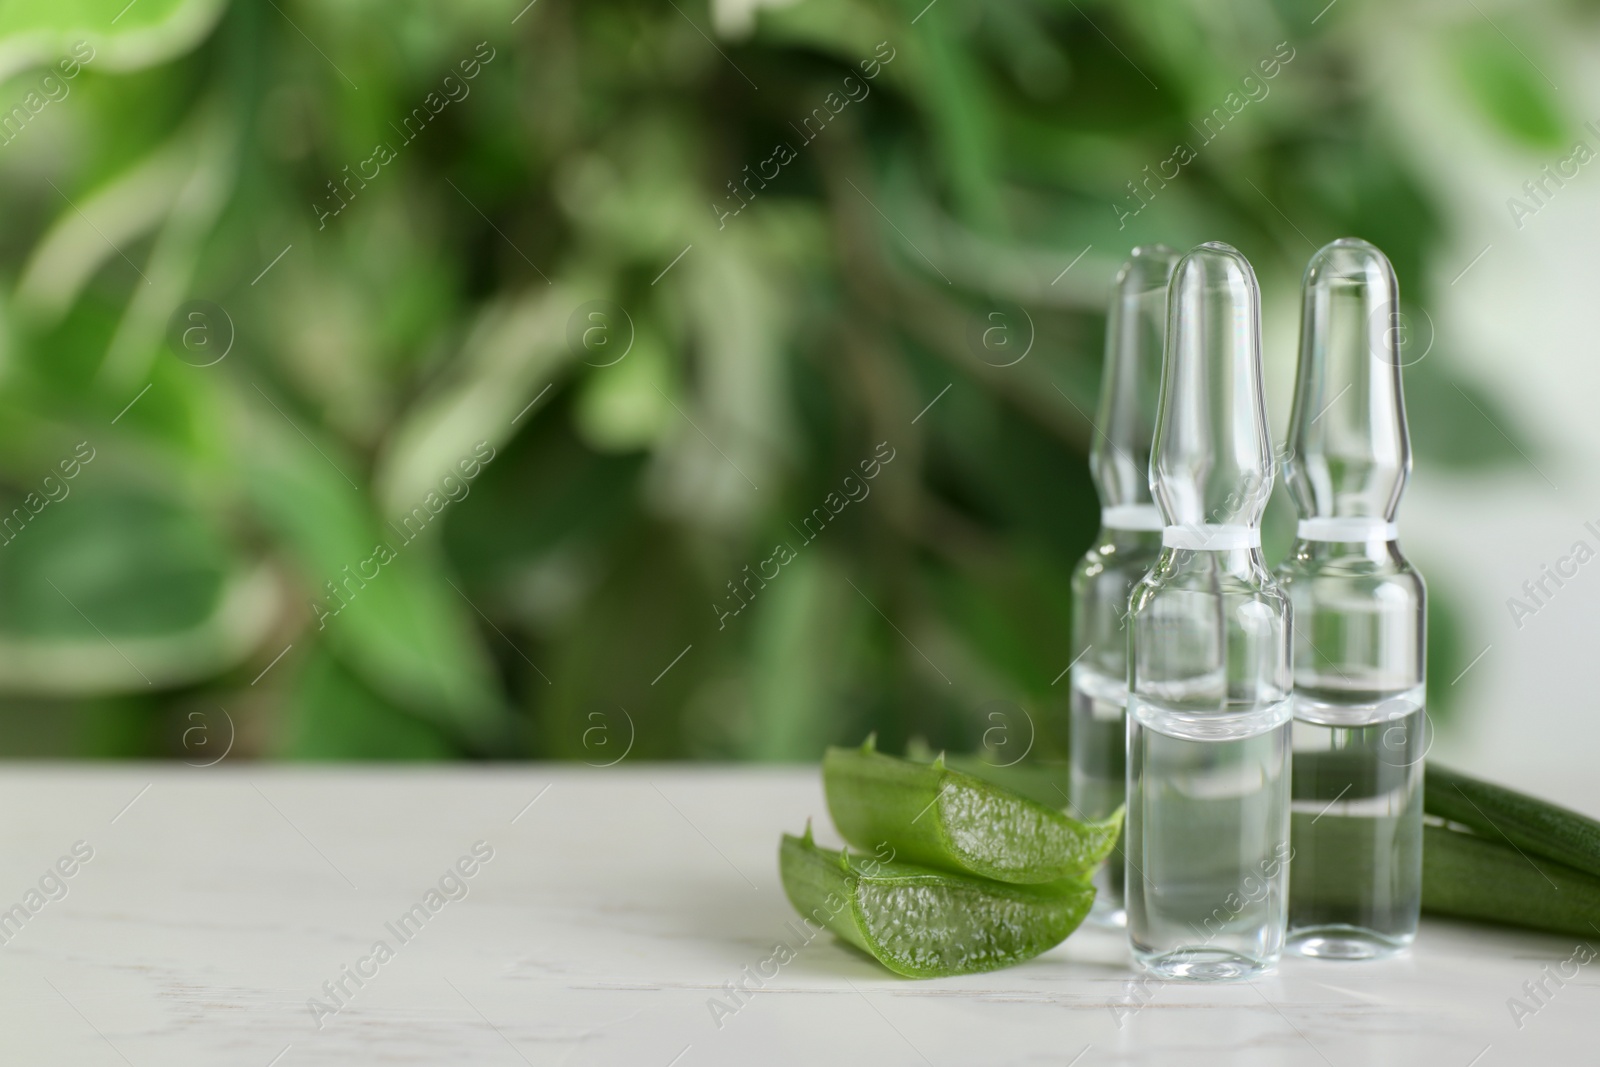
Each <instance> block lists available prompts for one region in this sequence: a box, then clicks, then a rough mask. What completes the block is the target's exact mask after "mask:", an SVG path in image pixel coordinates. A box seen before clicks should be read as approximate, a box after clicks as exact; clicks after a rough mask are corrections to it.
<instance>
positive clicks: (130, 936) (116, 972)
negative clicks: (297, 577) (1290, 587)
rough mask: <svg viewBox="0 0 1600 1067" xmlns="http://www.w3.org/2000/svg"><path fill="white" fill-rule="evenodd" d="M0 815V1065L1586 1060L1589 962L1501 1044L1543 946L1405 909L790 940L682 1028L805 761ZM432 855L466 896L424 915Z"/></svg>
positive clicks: (238, 775)
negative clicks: (1029, 951) (1371, 924)
mask: <svg viewBox="0 0 1600 1067" xmlns="http://www.w3.org/2000/svg"><path fill="white" fill-rule="evenodd" d="M0 796H3V800H4V810H6V811H9V812H11V813H12V814H11V817H10V818H9V819H8V820H7V821H6V823H5V833H4V844H5V847H4V849H3V850H0V936H4V937H5V938H6V941H5V943H4V945H3V946H0V981H3V983H4V985H3V991H4V996H3V997H0V1063H5V1064H41V1063H47V1062H50V1063H69V1064H75V1065H76V1064H83V1065H87V1067H93V1065H100V1064H104V1065H106V1067H117V1065H119V1064H128V1065H132V1067H146V1065H149V1067H156V1065H162V1067H177V1065H182V1064H191V1063H193V1064H207V1065H221V1064H228V1065H235V1064H236V1065H241V1067H268V1065H269V1064H273V1065H275V1067H302V1065H306V1064H341V1065H347V1064H434V1063H439V1064H444V1063H468V1062H470V1063H473V1064H485V1065H494V1064H505V1065H508V1067H511V1065H516V1064H522V1063H527V1064H535V1065H539V1067H543V1065H546V1064H552V1065H554V1064H570V1065H572V1067H584V1065H590V1064H630V1065H642V1067H669V1065H676V1067H697V1065H701V1064H739V1065H753V1064H763V1065H764V1064H788V1063H793V1064H808V1065H809V1064H821V1063H849V1064H855V1063H871V1064H875V1065H876V1064H884V1065H898V1064H905V1065H911V1067H915V1065H919V1064H930V1065H937V1067H944V1065H954V1064H969V1063H970V1064H1002V1063H1006V1064H1011V1063H1015V1064H1056V1065H1060V1067H1066V1065H1068V1064H1076V1065H1079V1067H1093V1065H1096V1064H1106V1063H1140V1064H1144V1063H1148V1064H1162V1065H1183V1067H1187V1065H1190V1064H1213V1063H1215V1064H1257V1063H1260V1064H1269V1063H1270V1064H1280V1063H1286V1064H1319V1065H1326V1064H1331V1065H1335V1067H1346V1065H1348V1067H1358V1065H1360V1067H1371V1065H1378V1064H1405V1065H1407V1067H1416V1065H1423V1064H1441V1065H1449V1067H1467V1065H1468V1064H1475V1065H1478V1067H1498V1065H1503V1064H1531V1063H1546V1062H1548V1063H1587V1062H1595V1060H1596V1059H1600V1052H1596V1051H1595V1044H1594V1041H1593V1037H1594V1036H1595V1035H1596V1029H1597V1028H1596V1025H1595V1023H1594V1019H1595V1011H1596V1008H1597V1007H1600V995H1597V994H1600V971H1594V972H1593V973H1591V968H1585V969H1584V970H1583V971H1582V972H1580V973H1579V974H1578V976H1577V977H1576V978H1574V979H1572V980H1570V981H1568V982H1567V983H1566V984H1565V986H1562V987H1557V986H1555V985H1554V983H1550V982H1547V987H1548V988H1549V989H1550V990H1551V991H1552V992H1551V995H1550V996H1549V997H1548V998H1546V999H1545V1003H1544V1004H1543V1006H1542V1007H1540V1008H1539V1010H1538V1011H1537V1013H1536V1014H1533V1015H1531V1016H1526V1017H1524V1018H1522V1019H1521V1020H1520V1021H1521V1026H1520V1028H1519V1026H1518V1025H1517V1022H1516V1021H1515V1020H1514V1019H1513V1017H1512V1014H1511V1012H1510V1010H1509V1009H1508V1007H1507V1000H1508V998H1510V997H1513V996H1520V997H1524V998H1525V997H1526V994H1525V993H1524V992H1523V988H1522V987H1523V983H1525V982H1530V981H1537V980H1538V979H1539V978H1540V977H1541V976H1542V968H1543V967H1544V966H1545V965H1546V964H1550V965H1552V967H1553V966H1554V965H1555V964H1557V963H1558V962H1560V961H1561V960H1565V959H1567V958H1568V957H1569V956H1570V955H1571V954H1572V951H1573V946H1574V940H1573V939H1572V938H1563V937H1546V936H1540V935H1534V934H1522V933H1514V932H1509V931H1499V930H1487V929H1481V928H1473V927H1469V926H1465V925H1457V924H1452V923H1445V922H1435V921H1425V924H1424V927H1423V932H1422V934H1421V936H1420V937H1419V939H1418V942H1417V945H1416V948H1415V950H1414V951H1413V953H1412V955H1411V956H1410V957H1408V958H1404V959H1400V960H1395V961H1389V962H1385V963H1379V964H1332V963H1323V964H1313V963H1310V962H1307V961H1300V960H1295V961H1290V962H1287V963H1286V964H1285V965H1284V967H1283V968H1282V970H1281V973H1280V974H1279V975H1277V976H1275V977H1270V978H1266V979H1263V980H1260V981H1258V982H1257V983H1255V984H1254V985H1250V986H1214V987H1207V988H1196V987H1193V986H1180V985H1161V986H1151V987H1149V989H1148V991H1141V990H1140V989H1139V988H1138V987H1136V986H1135V984H1134V982H1133V975H1132V974H1131V972H1130V971H1129V969H1128V964H1127V959H1126V955H1125V952H1124V949H1123V946H1122V944H1121V943H1120V941H1119V940H1118V939H1115V938H1111V937H1108V936H1103V935H1098V934H1095V933H1092V932H1089V931H1083V932H1080V933H1079V934H1077V935H1074V936H1073V937H1072V938H1071V939H1070V940H1069V941H1068V942H1067V943H1066V944H1065V945H1064V946H1062V947H1061V948H1058V949H1056V950H1055V951H1053V952H1050V953H1048V954H1046V955H1045V956H1043V957H1041V958H1039V959H1038V960H1035V961H1033V962H1031V963H1029V964H1026V965H1023V966H1020V967H1016V968H1013V969H1011V970H1007V971H1001V972H999V973H996V974H990V975H980V976H976V977H969V978H955V979H945V980H938V981H924V982H913V981H908V980H904V979H899V978H895V977H893V976H891V975H889V974H888V973H886V972H884V971H882V970H881V969H879V968H878V967H877V966H876V965H875V964H873V963H872V962H871V961H869V960H866V959H865V958H863V957H861V956H859V955H857V954H855V953H853V952H852V951H850V950H848V949H846V948H844V947H842V946H840V945H839V944H838V943H836V942H835V941H833V940H832V939H831V938H828V937H819V938H817V939H816V940H815V941H814V942H812V943H811V944H810V945H809V946H806V947H805V948H804V949H803V950H802V951H801V952H800V953H799V955H798V956H797V958H796V959H794V960H793V961H792V962H791V963H789V964H788V965H787V966H785V967H783V968H782V970H781V971H780V972H779V974H778V975H777V977H776V978H774V979H772V980H770V981H768V982H767V983H766V985H765V988H763V989H762V990H761V991H760V992H757V993H755V994H754V995H753V996H751V997H749V998H748V1000H747V1002H746V1003H744V1004H743V1006H742V1007H740V1009H739V1010H738V1011H737V1012H736V1013H734V1014H731V1015H727V1014H726V1013H714V1012H713V1011H712V1010H711V1008H710V1006H709V1004H710V1002H711V1000H712V998H714V997H719V996H721V997H725V996H726V994H725V993H724V992H723V990H722V988H721V987H722V986H723V985H724V983H728V982H732V981H736V980H737V979H739V978H740V977H741V974H742V972H743V969H744V968H745V967H746V966H747V965H748V966H750V967H751V968H752V970H754V969H755V968H756V966H757V965H758V964H759V963H760V962H761V961H762V960H765V959H767V958H768V957H769V956H770V955H771V954H772V948H773V943H774V942H775V941H776V940H777V939H779V938H783V937H786V936H787V937H790V938H792V936H793V935H791V934H789V933H788V932H787V930H786V927H785V925H784V924H785V923H786V922H787V921H788V920H790V919H791V918H792V917H793V914H792V912H791V910H790V908H789V905H788V903H787V902H786V901H785V899H784V897H783V892H782V889H781V888H780V886H779V884H778V880H777V871H776V849H777V841H778V834H779V831H780V830H783V829H790V830H798V829H799V828H800V827H801V826H802V825H803V824H804V821H805V818H806V816H807V815H816V816H818V817H819V823H821V824H825V809H824V806H823V802H822V794H821V786H820V782H819V780H818V776H817V773H816V772H815V771H814V770H812V769H799V768H790V769H776V770H771V769H749V768H705V767H684V766H659V765H658V766H631V767H630V766H624V767H618V768H613V769H609V770H604V771H598V770H588V769H586V768H581V767H577V768H573V767H564V766H547V765H534V766H529V767H523V768H515V769H513V768H460V767H451V768H443V769H436V768H422V769H415V770H412V769H389V768H385V769H361V768H331V769H302V768H284V767H269V766H230V765H227V764H224V765H221V766H217V767H211V768H205V769H196V768H189V767H183V766H177V767H174V766H170V765H164V766H159V767H158V766H147V765H117V766H104V767H87V766H83V765H73V766H61V765H55V766H48V765H46V766H40V765H11V766H9V767H7V769H6V773H5V774H4V776H3V785H0ZM827 836H831V835H827V834H819V837H827ZM79 842H83V843H84V844H81V845H80V844H78V843H79ZM478 842H483V844H477V854H478V855H477V857H474V855H473V850H474V846H475V844H476V843H478ZM75 845H77V848H78V856H77V857H75V856H74V854H73V849H74V846H75ZM90 849H92V856H91V857H90V858H89V859H88V860H87V861H81V857H82V855H83V854H84V853H85V852H87V851H88V850H90ZM491 849H492V858H489V859H488V860H487V861H481V859H480V857H482V856H484V855H487V854H488V852H489V850H491ZM463 857H465V858H466V860H465V862H462V860H463ZM63 861H64V862H63ZM58 863H59V864H60V867H59V868H58V867H57V864H58ZM457 863H461V869H465V870H469V871H470V872H471V875H470V877H463V876H462V875H461V874H459V873H457V874H456V875H455V876H454V877H453V878H451V877H446V878H444V890H445V891H447V892H440V893H439V895H438V896H436V897H435V898H433V900H431V901H430V900H429V899H428V897H427V894H428V892H429V890H430V889H433V890H438V889H439V886H440V882H441V878H442V877H443V876H445V875H446V873H447V871H449V870H451V869H452V868H453V867H454V865H456V864H457ZM61 870H70V871H71V872H72V873H71V875H70V877H63V876H62V875H61V874H60V871H61ZM41 881H42V882H43V888H42V889H41V888H40V885H41ZM30 890H35V891H37V895H34V896H31V897H30V896H29V892H30ZM63 890H64V891H65V895H64V896H62V892H63ZM463 890H464V891H465V896H462V895H461V894H462V892H463ZM51 895H53V896H55V897H57V898H59V899H51ZM452 895H453V896H456V897H459V899H454V900H452V899H448V897H449V896H452ZM430 903H432V904H433V905H434V906H435V910H432V911H430V910H429V908H428V905H429V904H430ZM14 904H16V905H21V906H22V908H23V912H22V913H20V917H19V913H17V912H10V913H9V914H10V916H11V917H10V919H9V920H8V919H7V918H6V913H5V912H4V911H3V909H10V908H12V906H13V905H14ZM29 904H33V905H35V907H36V910H35V911H34V912H32V913H31V914H29V913H28V912H27V907H28V905H29ZM413 905H420V908H419V909H418V912H417V917H413V918H412V919H411V920H410V921H409V923H407V924H406V925H403V926H401V925H397V924H398V923H399V920H400V918H401V916H403V915H405V914H407V912H408V909H411V908H412V906H413ZM380 940H382V941H384V942H386V943H387V945H388V946H389V950H390V952H391V953H392V954H391V955H390V956H389V957H388V958H386V959H381V960H380V959H379V958H377V957H376V956H374V955H373V949H374V943H375V942H377V941H380ZM1595 943H1596V944H1597V945H1600V936H1597V937H1596V938H1595ZM347 968H348V969H349V970H347ZM351 972H365V973H366V974H367V975H368V977H365V978H361V979H360V982H361V984H360V985H359V986H358V985H357V979H356V978H352V977H347V975H348V974H349V973H351ZM341 980H342V981H343V984H344V990H345V992H344V993H341V994H340V996H339V997H338V999H335V998H334V997H332V996H330V995H329V994H328V993H327V992H326V991H325V989H324V983H325V982H329V983H331V982H338V981H341ZM313 998H315V999H317V1000H319V1001H321V1003H322V1005H323V1008H322V1009H321V1010H317V1009H314V1007H312V1006H310V1002H311V1001H312V1000H313ZM1141 1000H1142V1001H1144V1002H1145V1003H1144V1004H1143V1005H1142V1006H1140V1001H1141ZM718 1014H720V1015H722V1016H723V1017H722V1018H721V1019H720V1022H721V1024H722V1025H721V1026H720V1027H719V1026H718V1025H717V1022H718V1020H717V1019H716V1018H714V1016H715V1015H718ZM319 1024H320V1025H319Z"/></svg>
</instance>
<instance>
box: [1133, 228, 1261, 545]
mask: <svg viewBox="0 0 1600 1067" xmlns="http://www.w3.org/2000/svg"><path fill="white" fill-rule="evenodd" d="M1167 306H1168V321H1167V346H1166V358H1165V360H1164V362H1163V365H1162V376H1161V404H1160V414H1159V418H1158V421H1157V428H1156V438H1155V444H1154V452H1153V454H1152V458H1151V464H1150V481H1151V488H1152V490H1153V494H1154V497H1155V500H1156V503H1157V504H1158V505H1159V506H1160V508H1161V512H1162V515H1163V516H1164V517H1165V519H1166V522H1167V526H1168V530H1167V533H1166V535H1165V537H1166V540H1165V543H1166V544H1167V545H1168V547H1172V548H1179V549H1189V550H1194V551H1217V550H1225V551H1231V550H1235V549H1239V548H1248V547H1256V546H1259V544H1260V532H1259V527H1260V522H1261V514H1262V512H1263V511H1264V510H1265V508H1266V505H1267V497H1268V495H1269V494H1270V493H1271V491H1272V474H1273V470H1272V458H1271V449H1270V446H1269V441H1268V434H1267V413H1266V404H1265V401H1264V399H1263V395H1262V387H1261V341H1260V339H1261V298H1260V290H1259V288H1258V286H1257V284H1256V277H1255V271H1254V270H1252V269H1251V267H1250V263H1249V261H1248V260H1246V259H1245V257H1244V256H1242V255H1241V254H1240V253H1239V252H1238V251H1237V250H1235V249H1233V248H1231V247H1229V246H1228V245H1225V244H1220V243H1212V244H1204V245H1201V246H1199V247H1198V248H1195V249H1193V250H1192V251H1190V252H1189V253H1188V254H1187V255H1185V256H1184V257H1183V259H1182V260H1180V261H1179V263H1178V266H1177V267H1176V269H1175V270H1174V271H1173V276H1172V282H1171V285H1170V288H1169V296H1168V302H1167ZM1174 531H1178V532H1177V533H1175V532H1174Z"/></svg>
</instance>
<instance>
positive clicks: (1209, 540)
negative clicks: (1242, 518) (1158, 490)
mask: <svg viewBox="0 0 1600 1067" xmlns="http://www.w3.org/2000/svg"><path fill="white" fill-rule="evenodd" d="M1161 543H1162V544H1163V545H1165V546H1166V547H1167V548H1186V549H1188V550H1189V551H1191V552H1226V551H1229V550H1231V549H1235V548H1260V547H1261V527H1259V526H1237V525H1234V524H1232V523H1213V522H1191V523H1189V524H1188V525H1186V526H1168V527H1166V528H1165V529H1164V530H1162V531H1161Z"/></svg>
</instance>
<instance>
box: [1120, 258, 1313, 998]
mask: <svg viewBox="0 0 1600 1067" xmlns="http://www.w3.org/2000/svg"><path fill="white" fill-rule="evenodd" d="M1168 304H1169V320H1168V326H1167V347H1166V358H1165V362H1164V366H1163V370H1162V382H1161V404H1160V416H1159V420H1158V423H1157V432H1156V439H1155V442H1154V445H1153V450H1152V454H1151V463H1150V481H1151V488H1152V493H1153V495H1154V498H1155V500H1156V502H1157V504H1158V506H1159V507H1160V509H1161V513H1162V516H1163V519H1164V520H1165V522H1166V524H1167V525H1166V527H1165V528H1164V529H1163V531H1162V546H1163V547H1162V552H1161V556H1160V558H1159V559H1158V560H1157V562H1156V565H1155V566H1154V567H1153V568H1151V570H1150V572H1149V574H1147V575H1146V576H1145V577H1144V579H1143V580H1142V581H1140V583H1139V585H1138V586H1137V587H1136V588H1135V590H1134V593H1133V596H1132V598H1131V599H1130V601H1129V626H1128V632H1129V642H1128V665H1129V670H1128V681H1129V685H1128V779H1127V804H1128V814H1127V849H1126V851H1127V902H1128V905H1127V906H1128V940H1129V945H1130V948H1131V949H1132V952H1133V955H1134V959H1135V960H1136V961H1137V962H1138V963H1139V965H1140V966H1141V967H1142V968H1143V969H1145V970H1147V971H1149V972H1151V973H1153V974H1156V975H1159V976H1161V977H1165V978H1184V979H1196V980H1202V981H1217V980H1228V979H1248V978H1250V977H1251V976H1253V975H1257V974H1260V973H1262V972H1264V971H1267V970H1270V969H1271V968H1272V967H1274V966H1275V965H1276V964H1277V962H1278V958H1279V955H1280V953H1281V952H1282V950H1283V943H1284V933H1285V927H1286V921H1287V912H1288V884H1289V862H1290V859H1291V856H1292V851H1291V847H1290V840H1289V818H1290V797H1289V789H1290V782H1291V778H1290V738H1291V731H1292V729H1293V702H1292V700H1291V681H1292V678H1291V672H1290V649H1289V634H1290V631H1291V625H1292V623H1291V614H1292V613H1291V608H1290V604H1289V601H1288V598H1286V597H1285V596H1284V595H1283V593H1282V591H1281V590H1280V589H1279V588H1278V586H1277V583H1276V582H1275V581H1274V580H1273V577H1272V574H1271V573H1270V572H1269V571H1268V570H1267V568H1266V566H1265V564H1264V562H1263V561H1262V558H1261V531H1260V521H1261V514H1262V511H1263V510H1264V509H1265V507H1266V502H1267V497H1268V495H1269V494H1270V493H1271V490H1272V474H1273V470H1272V460H1271V455H1270V448H1269V446H1268V438H1267V426H1266V409H1265V405H1264V403H1263V400H1262V390H1261V353H1260V340H1259V338H1260V321H1261V320H1260V297H1259V291H1258V289H1257V287H1256V280H1255V274H1254V272H1253V271H1252V270H1251V268H1250V264H1249V263H1248V262H1247V261H1246V260H1245V258H1244V257H1243V256H1241V255H1239V253H1238V252H1237V251H1235V250H1234V249H1232V248H1229V247H1228V246H1226V245H1220V244H1207V245H1201V246H1200V247H1198V248H1196V249H1194V250H1193V251H1191V252H1190V253H1189V254H1188V255H1186V256H1184V257H1183V259H1182V260H1181V261H1180V262H1179V264H1178V266H1177V267H1176V268H1175V270H1174V272H1173V276H1172V281H1171V284H1170V287H1169V297H1168Z"/></svg>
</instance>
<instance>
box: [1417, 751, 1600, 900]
mask: <svg viewBox="0 0 1600 1067" xmlns="http://www.w3.org/2000/svg"><path fill="white" fill-rule="evenodd" d="M1422 781H1423V786H1422V789H1423V801H1422V806H1423V810H1424V811H1426V812H1427V813H1428V814H1429V815H1437V816H1439V817H1440V818H1441V819H1446V820H1448V821H1450V822H1454V823H1460V824H1461V825H1463V826H1470V827H1472V829H1473V830H1475V831H1477V832H1478V833H1479V834H1481V835H1483V836H1484V837H1486V838H1489V839H1490V840H1493V841H1505V842H1510V843H1511V844H1512V845H1515V846H1516V847H1517V848H1520V849H1523V850H1524V851H1526V852H1529V853H1532V854H1533V855H1534V856H1535V857H1538V856H1545V857H1548V858H1550V859H1553V860H1560V861H1561V862H1562V863H1565V864H1567V865H1568V866H1570V867H1576V868H1577V869H1578V870H1580V871H1585V872H1587V873H1589V874H1592V875H1595V876H1597V877H1600V822H1596V821H1595V820H1594V819H1591V818H1589V817H1588V816H1587V815H1580V814H1579V813H1578V812H1575V811H1572V810H1571V809H1569V808H1563V807H1561V806H1560V805H1558V804H1551V803H1549V802H1548V801H1544V800H1540V799H1538V798H1537V797H1530V796H1528V795H1527V794H1526V793H1519V792H1517V791H1516V790H1515V789H1507V788H1506V787H1505V786H1502V785H1495V784H1494V783H1492V782H1485V781H1481V780H1479V779H1477V778H1473V777H1471V776H1470V775H1466V774H1462V773H1461V772H1460V771H1452V770H1450V769H1449V768H1446V767H1441V766H1439V765H1438V764H1437V763H1429V764H1428V767H1427V773H1426V774H1425V775H1424V776H1423V780H1422Z"/></svg>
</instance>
